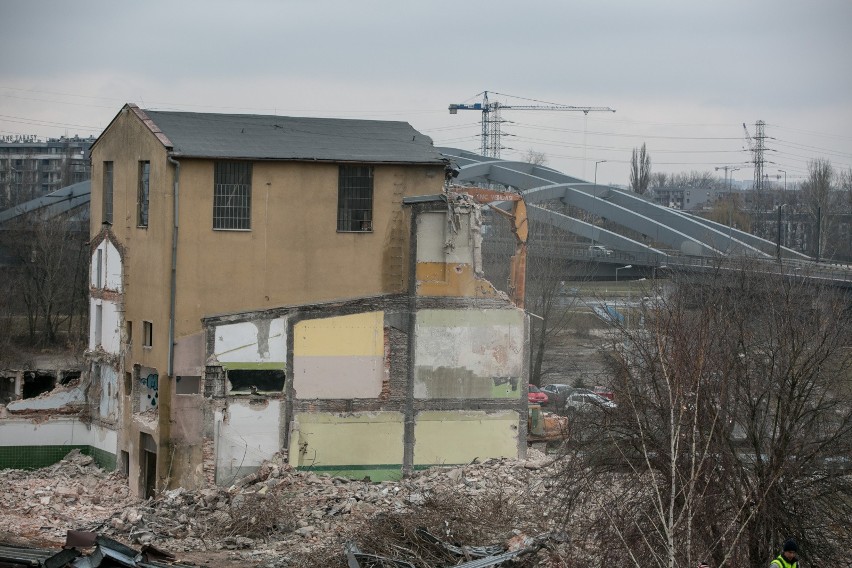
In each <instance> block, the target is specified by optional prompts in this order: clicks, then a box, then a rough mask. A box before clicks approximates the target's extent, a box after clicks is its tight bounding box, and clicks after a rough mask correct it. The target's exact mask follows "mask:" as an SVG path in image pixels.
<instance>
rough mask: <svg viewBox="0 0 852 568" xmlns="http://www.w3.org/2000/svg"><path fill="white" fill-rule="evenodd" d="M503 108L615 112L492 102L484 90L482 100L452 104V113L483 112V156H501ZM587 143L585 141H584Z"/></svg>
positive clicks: (599, 110) (555, 105)
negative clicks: (501, 114) (501, 116)
mask: <svg viewBox="0 0 852 568" xmlns="http://www.w3.org/2000/svg"><path fill="white" fill-rule="evenodd" d="M491 93H492V94H494V95H500V94H502V93H495V92H494V91H492V92H491ZM503 96H512V95H503ZM503 109H510V110H550V111H573V112H582V113H583V114H585V115H586V117H588V116H589V113H590V112H615V109H613V108H609V107H588V106H586V107H584V106H570V105H557V104H547V105H507V104H503V103H501V102H500V101H494V102H490V101H489V100H488V91H483V92H482V102H481V103H474V104H451V105H450V114H458V112H459V111H460V110H478V111H480V112H482V151H481V152H480V153H481V154H482V155H483V156H488V157H491V158H499V157H500V148H501V145H500V138H501V136H502V133H501V131H500V124H501V123H502V120H500V111H501V110H503ZM584 145H585V143H584Z"/></svg>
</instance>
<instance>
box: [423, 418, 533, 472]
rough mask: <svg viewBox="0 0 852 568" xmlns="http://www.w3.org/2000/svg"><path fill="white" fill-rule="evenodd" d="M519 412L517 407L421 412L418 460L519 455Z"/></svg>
mask: <svg viewBox="0 0 852 568" xmlns="http://www.w3.org/2000/svg"><path fill="white" fill-rule="evenodd" d="M518 414H519V413H518V412H517V411H514V410H502V411H496V412H490V413H487V412H484V411H475V410H454V411H434V410H433V411H421V412H418V413H417V421H416V424H415V426H414V436H415V439H416V440H417V444H416V445H415V446H414V463H415V464H416V465H433V464H462V463H469V462H470V461H471V460H473V458H480V459H483V458H495V457H506V458H510V457H517V455H518V418H519V416H518Z"/></svg>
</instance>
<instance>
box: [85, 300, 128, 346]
mask: <svg viewBox="0 0 852 568" xmlns="http://www.w3.org/2000/svg"><path fill="white" fill-rule="evenodd" d="M98 303H100V305H101V316H102V318H101V334H100V335H101V347H102V348H103V350H104V351H106V352H107V353H112V354H114V355H118V353H119V351H120V350H121V314H120V313H119V311H118V304H116V302H113V301H111V300H96V299H94V298H89V349H90V350H94V349H95V348H97V345H96V343H95V342H96V338H97V329H96V326H97V324H98V322H97V318H96V317H95V312H96V310H97V305H98Z"/></svg>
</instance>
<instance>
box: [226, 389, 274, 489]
mask: <svg viewBox="0 0 852 568" xmlns="http://www.w3.org/2000/svg"><path fill="white" fill-rule="evenodd" d="M281 414H282V412H281V403H280V401H276V400H267V399H232V400H230V401H229V403H228V406H227V407H226V408H224V409H217V410H216V411H215V412H214V416H213V421H214V425H215V427H214V444H215V451H216V483H218V484H220V485H227V484H229V483H233V481H234V480H235V479H238V478H240V477H242V476H244V475H246V474H248V473H250V472H252V471H255V470H256V469H257V468H258V467H259V466H260V464H261V463H263V460H267V459H270V458H271V457H272V456H273V455H274V454H275V452H277V451H278V450H280V449H281V447H282V445H283V440H282V436H281V429H280V423H281Z"/></svg>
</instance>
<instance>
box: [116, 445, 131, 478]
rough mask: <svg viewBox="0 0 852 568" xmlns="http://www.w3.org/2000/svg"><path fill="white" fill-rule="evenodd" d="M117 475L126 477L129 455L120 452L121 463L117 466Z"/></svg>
mask: <svg viewBox="0 0 852 568" xmlns="http://www.w3.org/2000/svg"><path fill="white" fill-rule="evenodd" d="M118 473H120V474H121V475H123V476H125V477H127V474H129V473H130V453H129V452H125V451H124V450H121V462H120V464H119V470H118Z"/></svg>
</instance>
